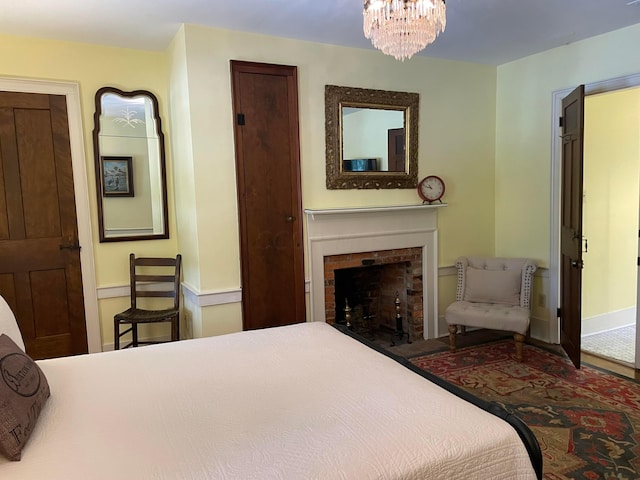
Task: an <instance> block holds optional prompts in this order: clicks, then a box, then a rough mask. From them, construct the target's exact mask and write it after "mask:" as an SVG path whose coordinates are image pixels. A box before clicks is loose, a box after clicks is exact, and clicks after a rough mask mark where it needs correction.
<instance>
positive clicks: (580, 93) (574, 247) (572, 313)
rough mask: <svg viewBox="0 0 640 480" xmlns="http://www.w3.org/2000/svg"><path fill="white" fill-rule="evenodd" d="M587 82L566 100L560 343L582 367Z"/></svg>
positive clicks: (563, 150)
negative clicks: (584, 155) (583, 193)
mask: <svg viewBox="0 0 640 480" xmlns="http://www.w3.org/2000/svg"><path fill="white" fill-rule="evenodd" d="M583 140H584V85H581V86H579V87H578V88H576V89H575V90H574V91H573V92H571V93H570V94H569V95H567V97H565V98H564V99H563V100H562V173H561V174H562V192H561V193H562V201H561V212H560V219H561V229H560V343H561V345H562V347H563V348H564V349H565V351H566V352H567V355H569V358H570V359H571V361H572V362H573V364H574V365H575V366H576V368H580V335H581V331H582V308H581V307H582V305H581V302H582V267H583V262H582V176H583V175H582V173H583V144H584V141H583Z"/></svg>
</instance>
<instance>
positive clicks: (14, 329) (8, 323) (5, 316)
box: [0, 296, 26, 352]
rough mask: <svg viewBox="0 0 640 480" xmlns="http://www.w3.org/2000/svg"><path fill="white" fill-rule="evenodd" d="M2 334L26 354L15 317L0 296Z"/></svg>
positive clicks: (0, 332)
mask: <svg viewBox="0 0 640 480" xmlns="http://www.w3.org/2000/svg"><path fill="white" fill-rule="evenodd" d="M3 333H5V334H7V335H8V336H9V337H10V338H11V340H13V341H14V342H15V343H16V345H18V346H19V347H20V348H21V349H22V351H23V352H26V348H24V341H23V340H22V335H21V334H20V329H19V328H18V322H17V320H16V317H15V315H14V314H13V312H12V311H11V307H10V306H9V304H8V303H7V301H6V300H5V299H4V298H2V297H1V296H0V335H1V334H3Z"/></svg>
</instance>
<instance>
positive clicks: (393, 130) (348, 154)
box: [325, 85, 419, 190]
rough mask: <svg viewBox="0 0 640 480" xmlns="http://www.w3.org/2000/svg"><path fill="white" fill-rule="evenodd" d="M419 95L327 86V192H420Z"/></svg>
mask: <svg viewBox="0 0 640 480" xmlns="http://www.w3.org/2000/svg"><path fill="white" fill-rule="evenodd" d="M418 108H419V95H418V94H417V93H406V92H391V91H385V90H369V89H363V88H353V87H339V86H335V85H326V86H325V134H326V154H327V159H326V160H327V188H328V189H334V190H335V189H352V188H388V189H391V188H415V187H416V185H417V182H418Z"/></svg>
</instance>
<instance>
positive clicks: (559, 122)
mask: <svg viewBox="0 0 640 480" xmlns="http://www.w3.org/2000/svg"><path fill="white" fill-rule="evenodd" d="M562 123H563V122H562V117H559V118H558V126H559V127H563V126H564V125H563V124H562Z"/></svg>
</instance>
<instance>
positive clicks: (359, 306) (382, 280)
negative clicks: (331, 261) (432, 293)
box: [335, 262, 409, 333]
mask: <svg viewBox="0 0 640 480" xmlns="http://www.w3.org/2000/svg"><path fill="white" fill-rule="evenodd" d="M408 267H409V263H408V262H402V263H391V264H386V265H374V266H366V267H356V268H342V269H338V270H336V271H335V305H336V322H338V323H345V322H346V318H345V308H346V306H347V303H348V305H349V308H350V314H351V319H350V323H351V325H352V326H353V327H354V329H355V330H356V331H358V332H360V333H364V332H375V331H378V330H380V329H386V330H388V331H394V330H395V329H396V328H397V324H396V316H397V314H398V313H399V315H400V316H401V317H402V319H406V318H407V293H406V292H407V286H406V283H407V282H406V272H407V269H408ZM396 298H397V299H399V312H396V306H395V303H396ZM403 325H404V324H403Z"/></svg>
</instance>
